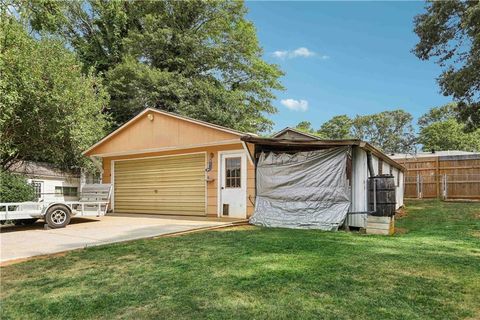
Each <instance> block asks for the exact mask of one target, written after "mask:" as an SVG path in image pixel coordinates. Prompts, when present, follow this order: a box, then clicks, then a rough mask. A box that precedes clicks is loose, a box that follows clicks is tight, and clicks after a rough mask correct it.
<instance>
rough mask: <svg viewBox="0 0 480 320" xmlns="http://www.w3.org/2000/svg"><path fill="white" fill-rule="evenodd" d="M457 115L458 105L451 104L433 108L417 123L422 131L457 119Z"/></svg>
mask: <svg viewBox="0 0 480 320" xmlns="http://www.w3.org/2000/svg"><path fill="white" fill-rule="evenodd" d="M457 114H458V113H457V104H456V103H449V104H446V105H444V106H441V107H436V108H431V109H430V110H429V111H428V112H427V113H425V114H423V115H422V116H421V117H420V118H419V119H418V122H417V123H418V126H419V127H420V129H422V128H424V127H427V126H429V125H431V124H433V123H436V122H441V121H445V120H449V119H452V118H455V117H456V116H457Z"/></svg>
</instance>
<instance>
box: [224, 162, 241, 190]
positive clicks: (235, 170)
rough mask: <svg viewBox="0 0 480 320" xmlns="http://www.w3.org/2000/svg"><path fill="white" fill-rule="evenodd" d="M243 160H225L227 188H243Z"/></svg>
mask: <svg viewBox="0 0 480 320" xmlns="http://www.w3.org/2000/svg"><path fill="white" fill-rule="evenodd" d="M241 163H242V162H241V158H240V157H235V158H226V159H225V188H241V181H242V174H241Z"/></svg>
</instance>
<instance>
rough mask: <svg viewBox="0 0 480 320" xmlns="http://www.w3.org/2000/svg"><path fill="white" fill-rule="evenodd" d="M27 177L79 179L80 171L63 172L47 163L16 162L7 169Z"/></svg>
mask: <svg viewBox="0 0 480 320" xmlns="http://www.w3.org/2000/svg"><path fill="white" fill-rule="evenodd" d="M8 170H9V171H10V172H15V173H19V174H23V175H27V176H29V177H80V170H78V169H76V170H74V169H70V170H64V169H60V168H58V167H56V166H54V165H53V164H51V163H47V162H36V161H17V162H15V163H14V164H12V165H11V166H10V168H9V169H8Z"/></svg>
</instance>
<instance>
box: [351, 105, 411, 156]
mask: <svg viewBox="0 0 480 320" xmlns="http://www.w3.org/2000/svg"><path fill="white" fill-rule="evenodd" d="M412 120H413V117H412V115H411V114H410V113H408V112H406V111H404V110H393V111H384V112H380V113H376V114H372V115H364V116H359V115H357V116H356V117H355V118H354V119H353V121H352V134H353V136H354V137H355V138H357V139H362V140H365V141H369V142H370V143H372V144H373V145H375V146H377V147H379V148H380V149H382V150H383V151H385V152H387V153H400V152H401V153H407V152H412V151H413V149H414V147H415V140H416V138H415V133H414V130H413V126H412Z"/></svg>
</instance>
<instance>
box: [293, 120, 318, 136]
mask: <svg viewBox="0 0 480 320" xmlns="http://www.w3.org/2000/svg"><path fill="white" fill-rule="evenodd" d="M295 129H297V130H300V131H302V132H306V133H310V134H315V130H314V129H313V128H312V123H311V122H310V121H300V122H299V123H298V124H297V125H296V126H295Z"/></svg>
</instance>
